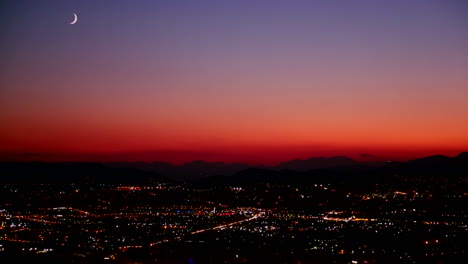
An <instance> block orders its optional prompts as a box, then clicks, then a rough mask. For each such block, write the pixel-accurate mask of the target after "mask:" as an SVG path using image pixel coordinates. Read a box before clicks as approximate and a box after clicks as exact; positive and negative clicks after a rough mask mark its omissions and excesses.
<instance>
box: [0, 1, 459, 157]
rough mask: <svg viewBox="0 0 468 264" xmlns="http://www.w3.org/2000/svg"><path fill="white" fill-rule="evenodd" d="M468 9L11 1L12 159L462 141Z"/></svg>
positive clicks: (0, 76)
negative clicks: (73, 22)
mask: <svg viewBox="0 0 468 264" xmlns="http://www.w3.org/2000/svg"><path fill="white" fill-rule="evenodd" d="M73 13H76V14H77V15H78V22H77V23H76V24H74V25H71V24H70V22H72V21H73ZM467 14H468V4H467V3H466V1H461V0H460V1H449V0H439V1H432V0H414V1H408V0H392V1H376V0H368V1H330V0H324V1H286V0H283V1H273V0H268V1H255V0H245V1H220V0H216V1H201V0H196V1H195V0H190V1H189V0H187V1H174V0H171V1H169V0H167V1H156V0H139V1H131V0H127V1H123V0H112V1H111V0H108V1H106V0H100V1H99V0H90V1H85V0H75V1H72V0H68V1H64V0H57V1H48V0H41V1H37V0H30V1H20V0H3V1H1V3H0V36H1V41H0V55H1V56H0V154H1V155H0V157H1V159H3V160H30V159H35V160H38V159H39V160H48V161H55V160H89V161H91V160H129V161H133V160H144V161H152V160H161V161H171V162H175V163H177V162H185V161H190V160H198V159H203V160H210V161H214V160H216V161H227V162H237V161H239V162H250V163H258V162H261V163H274V162H278V161H283V160H287V159H292V158H306V157H312V156H332V155H348V156H350V157H354V156H360V155H361V154H362V153H369V154H372V155H375V156H376V157H381V158H393V159H407V158H411V157H416V156H421V155H429V154H446V155H455V154H458V153H459V152H461V151H466V150H468V16H467Z"/></svg>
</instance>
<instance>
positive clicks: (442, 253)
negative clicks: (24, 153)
mask: <svg viewBox="0 0 468 264" xmlns="http://www.w3.org/2000/svg"><path fill="white" fill-rule="evenodd" d="M459 157H463V155H460V156H459ZM459 157H455V158H451V159H453V160H456V161H460V160H461V161H462V162H461V163H458V164H459V165H460V164H463V166H461V165H460V166H457V173H458V172H464V171H465V170H467V169H468V166H467V165H468V163H466V162H465V161H464V159H460V158H459ZM432 159H434V158H432ZM429 160H431V158H429ZM422 161H424V159H421V160H420V161H414V162H411V163H414V164H418V162H422ZM411 163H408V164H405V163H403V164H401V166H402V168H398V169H397V170H398V171H399V172H401V173H403V175H398V174H395V175H391V174H388V171H389V170H390V171H392V172H394V169H393V167H392V166H391V165H388V164H386V165H384V166H383V167H378V168H373V169H372V170H371V171H370V172H366V173H359V175H360V176H356V175H355V173H350V172H349V171H346V172H341V173H339V174H337V175H338V176H337V177H335V178H333V177H330V176H328V177H326V178H324V177H319V176H317V175H316V174H317V173H323V172H321V171H318V170H312V171H309V172H304V173H302V174H301V175H300V176H297V175H296V174H295V173H293V172H292V171H274V170H273V169H271V170H267V169H247V170H244V171H241V172H239V173H236V174H234V175H232V176H225V177H207V178H201V179H197V180H192V181H174V180H170V179H169V178H164V177H159V176H157V177H156V176H155V177H154V178H151V179H147V178H143V179H144V180H143V182H141V183H132V184H130V183H104V181H103V180H99V179H89V178H86V179H85V180H83V181H81V182H75V183H73V182H69V183H63V182H62V183H58V182H55V183H52V182H49V183H33V182H17V181H16V180H12V181H10V182H9V183H4V184H3V185H2V186H1V189H0V194H1V196H2V204H1V207H0V208H1V209H0V222H1V229H0V238H1V243H0V244H1V247H0V256H3V257H8V256H16V257H17V256H22V257H24V258H28V257H30V258H32V259H47V257H49V258H50V259H48V260H49V261H53V260H55V259H57V261H60V260H61V259H60V258H59V257H62V258H65V259H66V258H68V259H67V260H72V259H73V260H74V261H77V262H79V263H101V262H102V263H104V262H109V263H137V262H139V263H455V262H456V261H461V260H466V259H467V256H468V247H467V244H466V243H465V241H466V239H467V238H468V207H467V206H466V205H467V204H468V191H467V188H466V186H467V184H468V178H467V177H466V176H457V173H454V172H453V171H452V172H448V173H447V174H445V175H446V176H444V175H439V174H438V173H437V172H436V174H434V173H431V174H429V175H424V176H423V175H420V174H419V173H418V172H414V171H413V173H414V174H413V176H406V175H405V174H406V171H407V170H408V169H407V168H406V167H407V166H409V165H410V164H411ZM431 163H433V160H431ZM18 165H21V164H16V163H11V164H6V165H5V164H3V166H4V167H3V169H4V170H5V167H6V168H10V169H11V168H14V167H15V166H18ZM8 166H9V167H8ZM405 166H406V167H405ZM437 166H438V167H439V168H440V164H438V165H437ZM451 166H453V164H452V165H451ZM21 167H22V168H24V167H27V165H25V164H23V165H21ZM429 168H431V166H429ZM432 169H433V168H432ZM446 169H447V171H449V170H448V168H446ZM7 172H8V170H7ZM271 174H274V175H276V177H273V176H272V175H271ZM364 174H367V175H364ZM278 175H280V176H278ZM377 175H380V177H377ZM297 177H299V179H302V180H300V182H301V183H298V182H297ZM303 177H309V180H303ZM343 177H344V178H343ZM346 177H347V178H346ZM360 177H364V178H365V181H363V180H362V179H361V178H360ZM370 177H375V178H374V180H371V179H370ZM52 178H53V177H49V181H51V179H52ZM295 179H296V180H295ZM15 181H16V182H15ZM123 181H124V180H123ZM451 260H455V262H450V261H451ZM62 261H63V259H62ZM458 263H460V262H458Z"/></svg>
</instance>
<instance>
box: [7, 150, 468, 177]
mask: <svg viewBox="0 0 468 264" xmlns="http://www.w3.org/2000/svg"><path fill="white" fill-rule="evenodd" d="M0 174H1V175H2V176H1V177H0V181H3V182H5V181H6V182H9V181H10V182H11V181H17V180H20V179H23V180H25V181H29V182H31V181H32V182H69V181H80V182H102V183H145V182H150V181H152V182H154V181H171V180H176V181H199V180H203V179H205V180H206V179H211V180H214V181H215V182H216V181H217V180H221V181H226V180H228V181H233V180H234V181H236V180H235V179H236V178H237V179H238V180H240V181H256V180H258V181H265V180H273V179H276V180H280V181H288V180H289V181H297V182H300V181H309V180H310V179H311V177H312V178H313V179H315V180H318V179H321V181H327V180H329V179H335V180H349V179H351V178H356V177H358V178H359V179H361V178H360V177H361V176H366V177H367V176H369V175H370V176H371V177H374V176H375V177H378V176H381V175H448V176H451V175H454V176H468V152H462V153H460V154H459V155H457V156H455V157H448V156H444V155H433V156H428V157H423V158H419V159H414V160H410V161H407V162H376V161H372V162H368V161H356V160H354V159H351V158H349V157H346V156H335V157H315V158H309V159H304V160H301V159H295V160H291V161H287V162H283V163H280V164H278V165H276V166H265V165H257V166H252V165H249V164H244V163H224V162H207V161H201V160H197V161H192V162H188V163H185V164H181V165H174V164H171V163H168V162H104V163H98V162H87V163H79V162H62V163H60V162H58V163H47V162H0ZM223 177H224V178H223ZM226 177H230V179H227V178H226ZM350 177H351V178H350ZM215 179H217V180H215ZM203 181H204V180H203Z"/></svg>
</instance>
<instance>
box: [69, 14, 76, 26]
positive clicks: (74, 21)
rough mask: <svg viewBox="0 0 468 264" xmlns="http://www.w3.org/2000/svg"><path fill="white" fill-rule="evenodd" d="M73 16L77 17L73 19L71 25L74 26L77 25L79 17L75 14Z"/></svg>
mask: <svg viewBox="0 0 468 264" xmlns="http://www.w3.org/2000/svg"><path fill="white" fill-rule="evenodd" d="M73 16H75V19H73V21H72V22H71V23H70V24H72V25H74V24H76V22H78V16H77V15H76V14H75V13H73Z"/></svg>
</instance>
